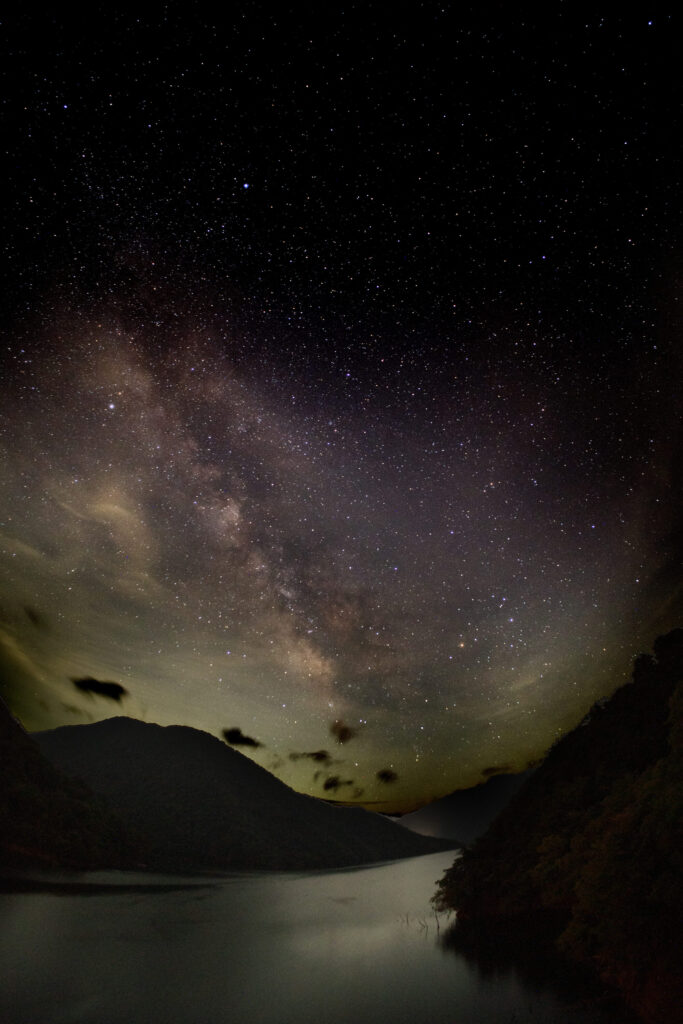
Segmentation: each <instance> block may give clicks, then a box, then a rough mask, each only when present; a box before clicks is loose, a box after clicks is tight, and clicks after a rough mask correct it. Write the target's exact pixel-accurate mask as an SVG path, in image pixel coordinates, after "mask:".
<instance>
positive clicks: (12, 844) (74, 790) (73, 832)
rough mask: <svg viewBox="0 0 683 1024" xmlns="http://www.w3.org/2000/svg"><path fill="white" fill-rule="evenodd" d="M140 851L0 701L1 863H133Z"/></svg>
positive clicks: (103, 804)
mask: <svg viewBox="0 0 683 1024" xmlns="http://www.w3.org/2000/svg"><path fill="white" fill-rule="evenodd" d="M141 853H142V849H141V846H140V843H139V840H138V838H137V837H135V836H134V835H133V834H132V833H131V832H130V831H129V830H128V829H127V828H126V827H125V826H124V825H123V823H122V822H121V820H120V819H118V818H117V817H116V815H115V814H114V813H113V811H112V810H111V808H110V807H108V805H107V803H106V801H105V800H104V799H103V798H102V797H100V796H98V795H96V794H95V793H93V792H92V790H91V789H90V788H89V787H88V786H87V785H86V784H85V783H84V782H82V781H81V780H77V779H72V778H69V777H68V776H67V775H65V774H64V773H63V772H61V771H59V769H57V768H55V767H54V765H52V764H51V763H50V762H49V761H48V760H47V759H46V758H45V756H44V755H43V754H42V753H41V751H40V750H39V748H38V746H37V744H36V743H35V742H34V741H33V740H32V739H31V737H30V736H29V735H28V734H27V733H26V731H25V730H24V729H23V728H22V726H21V725H20V724H19V722H17V720H16V719H15V718H14V717H13V716H12V715H11V714H10V712H9V711H8V709H7V707H6V705H5V704H4V702H3V701H2V700H0V864H1V865H3V866H5V867H8V866H9V867H12V866H27V865H32V866H36V867H44V868H71V869H82V868H88V867H91V868H107V867H132V866H134V864H135V863H137V862H139V860H140V857H141Z"/></svg>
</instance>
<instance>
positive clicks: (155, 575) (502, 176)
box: [0, 3, 683, 810]
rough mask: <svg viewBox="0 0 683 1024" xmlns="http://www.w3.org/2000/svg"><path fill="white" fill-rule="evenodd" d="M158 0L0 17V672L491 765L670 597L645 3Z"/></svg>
mask: <svg viewBox="0 0 683 1024" xmlns="http://www.w3.org/2000/svg"><path fill="white" fill-rule="evenodd" d="M165 10H166V14H165V15H162V14H157V15H154V16H151V17H150V18H149V19H147V18H145V17H143V18H140V19H135V18H134V17H133V16H131V15H129V14H126V15H123V14H117V13H116V12H110V13H109V14H106V13H105V14H101V15H97V14H95V13H92V14H90V15H87V16H84V15H81V16H80V17H79V18H75V17H74V18H73V19H70V18H69V17H68V16H66V15H65V16H61V15H60V16H59V17H57V16H53V17H52V18H49V17H47V16H45V17H38V16H37V15H31V14H27V15H22V14H21V13H18V12H13V13H12V14H10V15H8V16H7V17H5V18H4V19H3V21H2V24H1V25H0V82H1V94H0V101H1V104H2V106H1V112H2V129H1V132H0V174H1V175H2V181H3V188H2V193H1V206H0V216H1V218H2V220H1V223H0V267H1V270H2V278H1V280H2V289H1V291H2V294H1V295H0V326H1V328H2V338H1V339H0V344H1V349H2V357H1V363H0V373H1V374H2V378H1V379H2V404H1V405H0V460H1V461H0V474H1V475H0V690H1V692H2V695H3V696H4V698H5V700H6V701H7V702H8V704H9V706H10V707H11V709H12V710H13V711H14V713H15V714H16V715H17V716H18V717H19V718H20V720H21V721H22V722H23V723H24V725H25V726H26V727H27V728H28V729H31V730H33V729H41V728H49V727H52V726H56V725H62V724H75V723H81V722H88V721H94V720H98V719H101V718H105V717H108V716H110V715H115V714H127V715H132V716H134V717H138V718H142V719H145V720H147V721H154V722H159V723H161V724H164V725H165V724H172V723H180V724H185V725H191V726H195V727H197V728H201V729H206V730H207V731H209V732H212V733H213V734H215V735H217V736H220V737H222V738H225V739H226V742H229V743H231V744H233V745H234V746H235V749H238V750H241V751H242V752H243V753H245V754H247V755H248V756H250V757H252V758H253V759H254V760H255V761H257V762H258V763H259V764H261V765H263V766H264V767H266V768H269V769H270V770H272V771H274V772H275V773H276V774H278V775H279V776H280V777H281V778H283V779H284V780H285V781H286V782H288V783H290V784H291V785H293V786H294V787H295V788H297V789H300V790H301V791H303V792H308V793H313V794H316V795H319V796H325V797H328V798H332V799H337V800H343V801H348V802H359V803H364V804H367V805H368V806H372V807H376V808H378V809H386V810H389V809H392V810H401V809H403V810H405V809H410V808H411V807H414V806H417V805H419V804H420V803H424V802H425V801H426V800H429V799H432V798H434V797H437V796H440V795H442V794H444V793H447V792H450V791H451V790H453V789H456V788H459V787H464V786H471V785H474V784H476V783H477V782H479V781H481V780H483V779H484V778H486V777H488V776H490V775H492V774H495V773H496V772H498V771H513V770H515V771H516V770H521V769H524V768H525V767H526V766H527V765H528V764H529V763H530V762H531V761H533V760H535V759H537V758H538V757H539V756H541V755H542V754H543V752H544V751H545V750H546V749H547V747H548V746H549V745H550V744H551V743H552V742H553V741H554V740H555V739H557V738H558V736H559V735H561V733H562V732H563V731H565V730H566V729H568V728H571V727H573V726H574V725H575V724H576V723H577V721H579V720H580V719H581V717H582V716H583V715H584V714H585V713H586V711H587V710H588V709H589V707H590V706H591V704H592V703H593V702H594V701H595V700H596V699H597V698H598V697H600V696H602V695H604V694H607V693H611V692H612V691H613V690H614V689H615V688H616V686H618V685H620V684H621V683H622V682H623V681H624V680H625V679H626V678H627V677H628V675H629V671H630V664H631V661H632V658H633V656H634V655H635V654H636V653H637V652H638V651H640V650H643V649H648V648H649V647H650V645H651V642H652V640H653V639H654V637H655V636H656V635H657V634H658V633H662V632H664V631H666V630H667V629H670V628H672V627H673V626H675V625H680V624H681V622H682V620H683V615H682V614H681V611H682V609H681V604H682V603H683V602H682V595H681V572H680V567H681V556H682V555H683V536H682V532H681V522H682V519H681V501H680V498H681V491H680V480H681V461H680V455H681V444H680V391H681V387H680V384H681V369H682V358H681V353H682V351H683V349H682V347H681V342H680V337H681V328H682V324H681V307H682V305H683V289H682V287H681V283H682V281H683V259H682V256H683V246H682V242H683V218H682V217H681V209H680V207H681V195H683V183H682V180H681V179H682V175H681V168H682V161H681V143H680V140H681V138H683V124H682V123H681V122H682V121H683V118H681V101H682V99H683V96H682V95H681V93H682V90H681V86H680V69H681V66H682V58H683V53H682V52H681V49H682V48H681V43H680V40H681V36H680V32H679V30H678V26H677V25H676V24H674V22H673V21H672V20H670V19H669V18H667V17H664V16H662V17H660V18H657V17H656V16H655V14H654V13H651V14H648V10H649V8H648V9H646V8H642V7H641V8H639V9H638V10H637V11H636V12H635V13H633V14H626V13H621V14H619V15H612V14H610V15H609V16H607V15H606V16H605V17H600V16H599V14H594V15H591V16H589V17H586V16H585V13H584V16H583V17H581V15H580V13H576V12H572V11H571V9H570V5H567V4H562V3H558V4H556V5H554V10H552V11H551V12H550V13H548V14H547V15H546V16H545V17H543V18H541V17H540V16H538V17H536V16H535V17H531V18H529V19H527V20H526V21H525V20H524V15H523V13H520V12H519V11H518V10H516V9H515V10H514V11H513V10H512V9H511V8H509V7H502V6H501V7H498V8H496V7H492V8H490V9H489V11H488V12H487V13H484V14H482V12H481V9H479V8H473V9H471V8H468V7H467V5H459V4H458V5H455V4H453V5H444V6H441V5H439V4H431V3H425V4H414V5H412V7H411V9H410V11H408V12H403V13H397V12H396V11H395V10H393V9H392V10H390V9H389V8H387V7H385V6H384V5H374V4H369V5H368V4H362V5H361V4H350V5H343V6H342V5H332V7H331V9H330V10H326V11H325V12H324V13H321V11H319V10H317V9H316V8H314V7H313V6H312V5H311V7H308V6H304V7H298V8H289V7H285V6H283V7H282V8H281V9H280V11H279V12H276V13H272V11H271V10H269V8H268V7H267V6H265V5H259V4H249V5H241V8H240V9H239V10H236V12H233V13H230V14H228V15H224V16H223V18H224V20H220V21H216V20H215V17H216V16H215V15H211V16H209V15H205V14H203V13H202V8H201V7H197V6H192V5H189V6H188V7H186V6H182V7H181V6H178V7H176V6H173V5H167V6H166V8H165ZM653 11H654V8H653Z"/></svg>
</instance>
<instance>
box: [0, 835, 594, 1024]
mask: <svg viewBox="0 0 683 1024" xmlns="http://www.w3.org/2000/svg"><path fill="white" fill-rule="evenodd" d="M452 858H453V854H452V853H439V854H434V855H431V856H428V857H417V858H414V859H412V860H404V861H398V862H392V863H390V864H384V865H378V866H374V867H368V868H362V869H354V870H349V871H336V872H326V873H322V874H305V875H288V874H253V875H246V876H245V875H241V876H234V877H228V878H220V879H210V880H205V883H206V882H209V883H210V884H204V885H199V884H197V880H196V879H188V880H182V879H159V878H158V876H155V880H158V881H165V882H184V881H186V882H187V883H188V885H187V887H186V888H175V889H173V888H171V889H154V888H153V887H150V886H149V881H150V878H149V877H147V876H130V875H122V874H115V873H112V874H102V873H98V874H89V875H87V876H80V878H81V880H82V881H86V882H88V883H90V882H102V883H110V884H112V885H113V886H114V887H113V888H112V889H111V890H109V891H107V892H101V891H97V890H95V891H93V892H91V893H88V892H77V893H70V894H68V895H63V894H51V893H45V892H35V893H10V894H2V895H0V1019H1V1020H2V1021H6V1022H8V1024H28V1022H30V1024H51V1022H55V1024H57V1022H59V1024H62V1022H79V1024H80V1022H92V1024H110V1022H112V1024H113V1022H117V1024H118V1022H120V1024H138V1022H140V1024H147V1022H150V1024H151V1022H162V1024H174V1022H180V1021H182V1022H192V1024H220V1022H228V1021H229V1022H232V1021H235V1022H237V1021H240V1022H242V1021H244V1022H264V1024H270V1022H272V1024H308V1022H310V1024H313V1022H315V1024H337V1022H338V1024H365V1022H368V1024H369V1022H372V1024H377V1021H379V1020H381V1021H387V1022H391V1024H399V1022H403V1021H405V1022H410V1024H420V1022H422V1021H424V1022H429V1024H489V1022H490V1024H522V1022H529V1024H565V1022H567V1024H569V1022H571V1024H589V1022H591V1024H596V1022H598V1021H600V1022H602V1021H603V1020H604V1018H603V1017H602V1016H601V1015H600V1014H598V1012H597V1010H595V1009H589V1008H586V1006H583V1007H582V1006H581V1005H576V1002H575V1000H574V1005H572V1004H571V1003H567V1002H566V1001H563V999H562V998H560V997H559V996H557V995H555V994H553V992H551V991H540V992H539V991H534V990H533V989H532V988H530V987H528V986H527V985H525V983H524V982H522V981H521V980H520V978H519V977H518V976H517V975H516V973H515V972H514V971H512V970H509V971H503V972H502V973H495V972H494V974H491V973H490V972H489V974H487V975H484V974H482V973H481V972H480V971H479V970H478V969H477V968H476V966H474V965H471V964H468V963H467V961H465V960H464V959H463V958H462V957H459V956H457V955H456V954H454V953H453V952H452V951H449V950H447V949H444V948H443V945H442V944H441V942H440V941H439V940H440V937H441V936H442V935H443V932H444V930H445V928H446V927H447V923H448V921H447V919H446V918H444V917H443V916H442V917H441V918H440V920H437V918H436V917H435V915H434V912H433V910H432V909H431V907H430V905H429V899H430V897H431V896H432V894H433V892H434V889H435V882H436V880H437V879H438V878H440V877H441V875H442V874H443V871H444V870H445V869H446V867H448V865H449V864H450V863H451V861H452ZM131 882H133V883H135V882H141V883H145V882H146V883H147V885H146V886H145V887H142V888H139V889H135V888H130V887H129V888H125V889H124V888H121V887H120V886H121V885H122V884H123V883H131Z"/></svg>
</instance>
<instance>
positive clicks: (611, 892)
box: [436, 630, 683, 1024]
mask: <svg viewBox="0 0 683 1024" xmlns="http://www.w3.org/2000/svg"><path fill="white" fill-rule="evenodd" d="M653 649H654V654H655V656H654V657H651V656H650V655H641V656H640V657H639V658H637V659H636V662H635V666H634V673H633V681H632V682H631V683H629V684H627V685H626V686H623V687H622V688H621V689H619V690H618V691H617V692H616V693H615V694H614V696H613V697H612V698H611V699H610V700H609V701H606V702H599V703H598V704H597V705H596V706H595V707H594V708H593V709H592V711H591V713H590V715H588V716H587V718H586V719H585V720H584V721H583V722H582V723H581V724H580V725H579V726H578V727H577V728H576V729H574V730H573V731H572V732H571V733H569V734H568V735H567V736H565V737H564V738H563V739H562V740H561V741H560V742H559V743H558V744H557V745H556V746H554V747H553V748H552V750H551V751H550V753H549V754H548V756H547V758H546V760H545V761H544V763H543V764H542V765H541V766H540V768H539V769H538V770H537V771H536V772H535V773H534V775H532V776H531V778H530V779H529V780H528V781H527V783H526V785H525V786H524V787H523V788H522V790H521V791H520V792H519V794H518V795H517V797H516V798H515V799H514V800H513V801H512V802H511V803H510V804H509V805H508V807H507V808H506V809H505V811H504V812H503V813H502V814H501V815H500V817H499V818H498V819H496V821H495V822H494V824H493V825H492V826H491V828H490V829H489V830H488V832H487V833H486V834H485V835H484V836H482V837H481V838H480V839H479V840H478V841H477V842H476V843H475V844H474V846H473V847H472V848H471V849H470V850H467V851H465V853H464V855H463V857H462V859H461V860H459V861H456V863H455V864H454V865H453V866H452V868H450V869H449V871H448V872H447V873H446V875H445V876H444V878H443V879H442V881H441V883H440V889H439V892H438V894H437V897H436V902H437V905H438V906H441V907H453V908H455V909H457V911H458V916H459V924H458V926H457V927H458V929H459V930H460V932H461V933H463V934H464V933H466V932H467V930H468V929H469V930H470V931H471V932H472V934H474V933H475V932H476V931H477V930H481V928H487V929H491V928H495V927H496V922H501V923H507V925H509V924H510V923H511V922H514V921H518V922H519V923H520V924H522V922H524V926H525V927H527V926H528V925H529V923H530V921H533V924H534V927H536V929H537V930H538V927H539V926H540V925H541V924H542V925H543V926H544V928H546V929H549V930H550V933H551V934H552V935H553V936H554V937H555V939H556V940H557V943H558V946H559V948H560V949H561V950H563V951H564V952H565V953H566V954H568V955H569V956H570V957H572V958H573V959H576V960H581V961H584V962H586V963H588V964H590V965H592V966H594V967H597V969H598V972H599V973H600V974H601V976H602V977H603V978H605V979H606V980H608V981H609V982H611V983H613V984H615V985H616V986H617V987H618V988H619V989H620V990H621V991H622V992H623V993H624V994H625V995H626V997H627V999H628V1000H629V1002H630V1003H631V1005H632V1006H634V1007H635V1008H636V1009H637V1010H638V1011H639V1012H640V1013H641V1014H642V1015H643V1018H644V1019H645V1020H648V1021H653V1022H655V1021H656V1022H660V1021H661V1022H664V1021H667V1024H668V1022H671V1021H673V1020H679V1019H680V1017H679V1016H677V1014H678V1013H679V1010H680V1006H681V1005H683V986H682V984H681V980H680V979H681V952H680V951H681V949H682V948H683V724H682V723H683V684H682V683H681V679H682V678H683V630H674V631H673V632H672V633H669V634H667V635H666V636H665V637H660V638H658V640H657V641H656V642H655V644H654V648H653ZM507 925H506V926H507ZM674 1007H676V1009H674Z"/></svg>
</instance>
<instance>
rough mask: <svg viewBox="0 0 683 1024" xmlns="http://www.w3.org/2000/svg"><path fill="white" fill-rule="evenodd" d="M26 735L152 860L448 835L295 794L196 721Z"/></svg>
mask: <svg viewBox="0 0 683 1024" xmlns="http://www.w3.org/2000/svg"><path fill="white" fill-rule="evenodd" d="M35 739H36V742H37V743H38V744H39V746H40V749H41V750H42V751H43V753H44V754H45V756H46V757H48V758H49V759H50V760H51V761H52V762H53V763H54V764H55V765H57V766H58V767H59V768H60V769H61V770H62V771H64V772H66V773H68V774H69V775H74V776H79V777H80V778H82V779H84V780H85V781H86V782H87V783H88V785H90V786H92V788H93V789H95V790H96V791H97V792H98V793H102V794H103V795H104V796H105V797H106V798H107V799H108V800H109V801H110V803H111V804H112V806H113V807H114V808H115V810H116V812H117V813H118V814H119V815H120V816H121V818H122V819H123V820H124V821H125V822H126V823H127V824H128V825H129V826H130V827H132V828H134V829H139V830H140V831H141V832H144V834H145V835H146V836H147V837H148V839H149V843H150V866H153V867H154V868H155V869H159V870H167V871H169V870H189V869H219V870H222V869H229V868H246V869H249V868H268V869H307V868H325V867H345V866H349V865H352V864H363V863H369V862H372V861H380V860H391V859H394V858H399V857H411V856H418V855H420V854H424V853H432V852H434V851H435V850H440V849H444V848H446V847H447V846H448V845H449V844H447V843H444V841H443V840H433V839H427V838H425V837H423V836H418V835H415V834H413V833H411V832H408V831H407V830H406V829H402V828H401V827H400V826H398V825H396V824H394V823H393V822H391V821H388V820H387V819H385V818H382V817H380V816H379V815H376V814H372V813H371V812H369V811H363V810H356V809H349V808H342V807H331V806H329V805H328V804H326V803H324V802H323V801H320V800H316V799H315V798H313V797H307V796H302V795H301V794H299V793H296V792H294V790H292V789H290V788H289V787H288V786H286V785H285V784H284V783H282V782H280V781H279V780H278V779H276V778H275V777H274V776H273V775H271V774H270V773H269V772H267V771H265V769H263V768H261V767H259V766H258V765H256V764H254V762H253V761H251V760H250V759H249V758H247V757H245V756H244V755H243V754H240V753H239V752H238V751H236V750H233V749H232V748H230V747H228V746H226V744H224V743H222V742H221V741H220V740H218V739H216V738H215V737H214V736H210V735H209V734H208V733H205V732H201V731H199V730H197V729H190V728H187V727H185V726H168V727H165V728H162V727H161V726H158V725H152V724H148V723H144V722H139V721H136V720H135V719H131V718H110V719H107V720H106V721H103V722H97V723H95V724H93V725H80V726H65V727H63V728H61V729H54V730H51V731H49V732H44V733H37V734H35ZM450 845H452V844H450Z"/></svg>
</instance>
